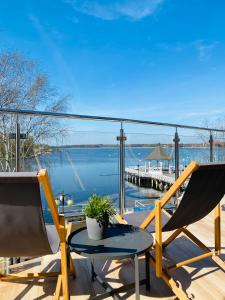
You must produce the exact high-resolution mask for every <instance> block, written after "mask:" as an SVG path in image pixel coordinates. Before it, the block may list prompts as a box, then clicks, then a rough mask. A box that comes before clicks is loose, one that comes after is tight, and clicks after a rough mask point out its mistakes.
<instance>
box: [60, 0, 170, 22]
mask: <svg viewBox="0 0 225 300" xmlns="http://www.w3.org/2000/svg"><path fill="white" fill-rule="evenodd" d="M164 1H165V0H116V1H111V2H110V3H109V1H100V0H98V1H96V0H64V2H65V3H68V4H70V5H72V7H73V9H74V10H75V11H77V12H81V13H83V14H87V15H90V16H93V17H96V18H99V19H102V20H115V19H119V18H121V17H127V18H130V19H132V20H140V19H142V18H145V17H147V16H151V15H153V14H154V13H155V11H156V10H157V8H158V7H159V6H160V4H162V3H163V2H164Z"/></svg>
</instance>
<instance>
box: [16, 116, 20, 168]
mask: <svg viewBox="0 0 225 300" xmlns="http://www.w3.org/2000/svg"><path fill="white" fill-rule="evenodd" d="M19 171H20V124H19V118H18V116H17V117H16V172H19Z"/></svg>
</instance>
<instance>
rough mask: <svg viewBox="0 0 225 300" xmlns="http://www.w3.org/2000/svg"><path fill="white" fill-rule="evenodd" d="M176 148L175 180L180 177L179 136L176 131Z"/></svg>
mask: <svg viewBox="0 0 225 300" xmlns="http://www.w3.org/2000/svg"><path fill="white" fill-rule="evenodd" d="M173 141H174V147H175V179H177V178H178V177H179V142H180V139H179V135H178V132H177V129H176V132H175V136H174V140H173Z"/></svg>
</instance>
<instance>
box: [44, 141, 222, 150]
mask: <svg viewBox="0 0 225 300" xmlns="http://www.w3.org/2000/svg"><path fill="white" fill-rule="evenodd" d="M158 145H159V144H158V143H157V144H126V145H125V147H132V148H154V147H157V146H158ZM161 146H162V147H165V148H173V147H174V144H161ZM179 146H180V147H181V148H207V147H208V146H209V145H203V144H180V145H179ZM49 147H50V149H52V150H56V149H62V148H117V147H119V145H118V144H80V145H61V146H49ZM220 147H224V146H220Z"/></svg>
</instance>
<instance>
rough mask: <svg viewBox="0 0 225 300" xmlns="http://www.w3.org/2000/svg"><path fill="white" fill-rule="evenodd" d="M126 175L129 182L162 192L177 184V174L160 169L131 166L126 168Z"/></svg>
mask: <svg viewBox="0 0 225 300" xmlns="http://www.w3.org/2000/svg"><path fill="white" fill-rule="evenodd" d="M125 174H126V180H127V181H128V182H131V183H133V184H135V185H137V186H140V187H146V188H152V189H155V190H159V191H161V192H164V191H167V190H168V189H169V188H170V187H171V185H172V184H173V183H174V182H175V174H174V173H173V172H171V171H170V170H163V169H162V168H158V167H155V168H154V167H151V168H146V167H144V166H143V167H142V166H140V167H137V166H131V167H127V168H125Z"/></svg>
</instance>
